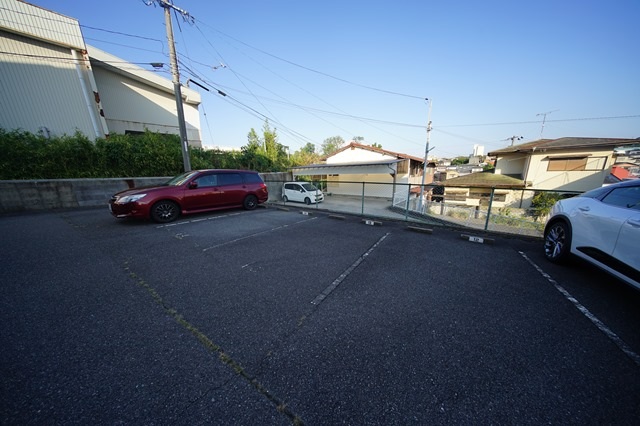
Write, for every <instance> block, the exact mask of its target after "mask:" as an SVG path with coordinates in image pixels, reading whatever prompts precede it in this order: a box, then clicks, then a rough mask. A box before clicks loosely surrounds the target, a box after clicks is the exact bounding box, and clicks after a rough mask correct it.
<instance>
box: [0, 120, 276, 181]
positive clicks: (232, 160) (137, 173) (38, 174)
mask: <svg viewBox="0 0 640 426" xmlns="http://www.w3.org/2000/svg"><path fill="white" fill-rule="evenodd" d="M190 159H191V168H192V169H194V170H196V169H208V168H228V169H250V168H253V169H254V170H257V171H260V172H266V171H279V170H274V169H273V168H274V167H273V165H272V164H270V162H269V161H268V160H267V159H266V158H265V159H256V158H255V154H254V153H252V154H251V155H249V153H247V152H222V151H215V150H212V151H209V150H208V151H205V150H202V149H198V148H191V149H190ZM182 171H183V160H182V150H181V148H180V138H179V137H178V136H177V135H166V134H161V133H154V132H150V131H147V132H145V133H144V134H141V135H118V134H112V135H110V136H109V138H108V139H96V140H95V142H92V141H91V140H89V138H87V137H86V136H84V135H82V134H80V133H76V134H75V135H73V136H67V135H65V136H60V137H51V138H47V137H45V136H44V135H42V134H33V133H30V132H25V131H21V130H14V131H5V130H3V129H0V180H24V179H70V178H108V177H145V176H174V175H177V174H180V173H181V172H182Z"/></svg>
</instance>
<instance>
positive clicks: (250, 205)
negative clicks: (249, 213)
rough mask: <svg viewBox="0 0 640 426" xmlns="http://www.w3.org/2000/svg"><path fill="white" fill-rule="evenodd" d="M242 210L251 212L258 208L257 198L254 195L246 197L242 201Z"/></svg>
mask: <svg viewBox="0 0 640 426" xmlns="http://www.w3.org/2000/svg"><path fill="white" fill-rule="evenodd" d="M243 205H244V208H245V209H246V210H253V209H255V208H256V207H257V206H258V197H256V196H255V195H247V197H246V198H245V199H244V203H243Z"/></svg>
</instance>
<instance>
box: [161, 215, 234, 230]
mask: <svg viewBox="0 0 640 426" xmlns="http://www.w3.org/2000/svg"><path fill="white" fill-rule="evenodd" d="M241 214H245V212H240V213H229V214H224V215H221V216H211V217H205V218H201V219H191V220H183V221H180V222H173V223H166V224H164V225H158V226H156V228H157V229H159V228H171V227H173V226H180V225H188V224H190V223H198V222H206V221H208V220H217V219H222V218H225V217H231V216H238V215H241Z"/></svg>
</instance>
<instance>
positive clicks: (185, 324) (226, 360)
mask: <svg viewBox="0 0 640 426" xmlns="http://www.w3.org/2000/svg"><path fill="white" fill-rule="evenodd" d="M124 269H125V271H126V272H128V274H129V276H130V277H131V278H132V279H133V280H134V281H135V282H136V284H137V285H138V286H140V287H142V288H143V289H145V290H146V291H147V293H149V295H150V296H151V298H152V299H153V301H154V302H155V303H156V304H158V305H159V306H160V307H161V308H162V309H163V310H164V311H165V313H166V314H168V315H169V316H170V317H171V318H173V319H174V320H175V321H176V322H177V323H178V325H180V326H181V327H182V328H184V329H185V330H187V331H188V332H189V333H191V334H192V335H193V336H194V337H195V338H196V339H198V341H200V343H202V345H203V346H204V347H205V348H206V349H207V350H208V351H209V352H211V353H213V354H216V355H217V356H218V360H219V361H221V362H222V363H223V364H224V365H226V366H227V367H229V368H231V369H232V370H233V372H234V373H235V374H236V375H237V376H239V377H241V378H242V379H243V380H245V381H246V382H247V383H248V384H249V385H251V386H252V387H253V388H254V389H255V390H257V391H258V393H260V394H261V395H262V396H264V397H265V398H266V399H267V400H268V401H269V402H271V403H272V404H273V405H274V406H275V407H276V410H277V411H278V413H281V414H284V415H285V416H286V417H288V418H289V420H290V421H291V423H292V424H294V425H303V424H304V422H303V421H302V419H301V418H300V417H299V416H297V415H296V414H295V413H294V412H293V411H291V410H290V409H289V408H288V407H287V406H286V404H285V403H284V402H283V401H281V400H280V399H279V398H277V397H276V396H275V395H273V394H272V393H271V392H270V391H269V390H268V389H267V388H265V387H264V386H263V385H262V384H261V383H260V382H259V381H258V380H257V378H256V377H255V376H252V375H250V374H249V373H248V372H247V371H246V370H245V369H244V368H243V367H242V365H241V364H240V363H239V362H237V361H236V360H234V359H233V358H232V357H231V356H230V355H229V354H227V353H226V352H225V351H224V350H223V349H222V347H221V346H220V345H218V344H216V343H215V342H213V341H212V340H211V339H209V337H207V335H206V334H204V333H203V332H202V331H200V330H199V329H198V328H197V327H196V326H194V325H193V324H191V323H190V322H189V321H188V320H186V319H185V318H184V317H183V316H182V315H181V314H180V313H179V312H178V311H177V310H176V309H174V308H172V307H171V306H169V305H168V304H167V303H166V302H165V301H164V299H163V298H162V296H161V295H160V294H159V293H158V292H157V291H156V290H155V289H154V288H153V287H152V286H151V285H150V284H149V283H147V282H146V281H145V280H144V279H142V278H141V277H139V276H138V274H136V273H135V272H133V271H132V270H131V268H130V267H129V263H128V261H125V265H124Z"/></svg>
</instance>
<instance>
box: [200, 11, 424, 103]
mask: <svg viewBox="0 0 640 426" xmlns="http://www.w3.org/2000/svg"><path fill="white" fill-rule="evenodd" d="M197 22H201V23H202V25H204V26H206V27H208V28H210V29H211V30H213V31H215V32H217V33H219V34H222V35H223V36H225V37H228V38H230V39H232V40H234V41H236V42H238V43H241V44H243V45H245V46H247V47H249V48H251V49H254V50H256V51H258V52H260V53H262V54H264V55H267V56H270V57H272V58H274V59H277V60H279V61H282V62H285V63H287V64H289V65H293V66H295V67H298V68H301V69H304V70H306V71H309V72H313V73H315V74H319V75H322V76H324V77H328V78H331V79H334V80H337V81H341V82H343V83H346V84H350V85H353V86H357V87H361V88H364V89H368V90H373V91H376V92H381V93H387V94H390V95H395V96H402V97H406V98H413V99H425V97H424V96H416V95H408V94H406V93H400V92H394V91H392V90H386V89H379V88H377V87H372V86H367V85H364V84H360V83H355V82H353V81H349V80H346V79H344V78H340V77H336V76H334V75H331V74H328V73H325V72H322V71H318V70H315V69H313V68H309V67H306V66H304V65H300V64H297V63H295V62H292V61H290V60H288V59H284V58H281V57H279V56H277V55H274V54H272V53H269V52H267V51H265V50H262V49H260V48H257V47H255V46H252V45H250V44H248V43H245V42H244V41H242V40H238V39H237V38H235V37H232V36H230V35H228V34H226V33H224V32H222V31H220V30H218V29H216V28H213V27H211V26H209V25H207V24H206V23H204V22H202V21H197Z"/></svg>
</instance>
